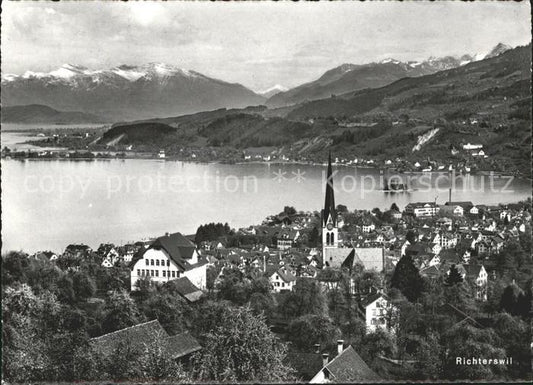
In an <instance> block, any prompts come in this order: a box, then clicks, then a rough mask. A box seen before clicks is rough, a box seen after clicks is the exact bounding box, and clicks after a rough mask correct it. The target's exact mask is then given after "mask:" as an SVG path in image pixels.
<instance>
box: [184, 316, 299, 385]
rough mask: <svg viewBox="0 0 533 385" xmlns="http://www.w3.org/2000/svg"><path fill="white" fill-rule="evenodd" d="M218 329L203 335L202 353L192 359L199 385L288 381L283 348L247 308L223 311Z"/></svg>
mask: <svg viewBox="0 0 533 385" xmlns="http://www.w3.org/2000/svg"><path fill="white" fill-rule="evenodd" d="M217 323H218V326H217V327H216V328H215V329H214V330H213V331H212V332H209V333H208V334H207V335H206V338H205V343H204V346H203V349H202V351H201V352H199V353H197V354H196V355H195V356H194V357H193V359H192V360H193V367H194V368H195V369H194V371H195V377H196V378H197V379H198V380H199V381H211V382H212V381H216V382H228V381H230V382H245V381H268V382H279V381H287V380H288V379H289V377H290V373H291V371H290V369H289V368H288V367H286V366H285V365H284V364H283V359H284V358H285V355H286V347H285V346H284V345H283V344H282V343H280V342H279V341H278V339H277V338H276V337H275V335H274V334H273V333H272V332H271V331H270V329H269V328H268V326H267V325H266V323H265V320H264V317H262V316H256V315H254V314H253V313H252V311H251V309H250V308H246V307H245V308H226V309H225V310H224V311H223V313H222V314H221V317H220V319H219V320H218V322H217Z"/></svg>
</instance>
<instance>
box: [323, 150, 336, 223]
mask: <svg viewBox="0 0 533 385" xmlns="http://www.w3.org/2000/svg"><path fill="white" fill-rule="evenodd" d="M330 215H331V220H332V221H333V225H336V224H337V213H336V211H335V194H334V192H333V171H332V167H331V151H330V152H329V157H328V173H327V178H326V201H325V203H324V215H323V217H322V221H323V225H324V226H325V225H326V224H327V222H328V219H329V217H330Z"/></svg>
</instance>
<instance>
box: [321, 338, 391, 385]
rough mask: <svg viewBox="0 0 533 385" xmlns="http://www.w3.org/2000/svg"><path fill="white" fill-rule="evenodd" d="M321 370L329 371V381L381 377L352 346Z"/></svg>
mask: <svg viewBox="0 0 533 385" xmlns="http://www.w3.org/2000/svg"><path fill="white" fill-rule="evenodd" d="M322 370H324V371H327V372H329V380H330V381H331V382H336V383H339V382H342V383H353V382H362V381H379V380H381V378H380V377H379V376H378V375H377V374H376V373H374V372H373V371H372V369H370V368H369V367H368V365H367V364H366V362H365V361H363V359H362V358H361V357H360V356H359V354H357V352H356V351H355V350H354V348H353V347H352V346H349V347H347V348H346V349H344V351H343V352H342V353H341V354H339V355H338V356H337V357H335V358H334V359H333V360H331V361H330V362H329V363H328V364H327V365H326V366H325V367H324V368H323V369H322Z"/></svg>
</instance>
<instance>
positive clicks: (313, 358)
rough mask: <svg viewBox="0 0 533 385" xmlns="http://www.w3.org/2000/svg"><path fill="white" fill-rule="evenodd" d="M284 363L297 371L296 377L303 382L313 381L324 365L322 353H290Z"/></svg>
mask: <svg viewBox="0 0 533 385" xmlns="http://www.w3.org/2000/svg"><path fill="white" fill-rule="evenodd" d="M284 361H285V363H286V364H288V365H289V366H290V367H291V368H293V369H294V370H296V376H297V377H298V378H299V379H301V380H302V381H309V380H311V379H312V378H313V377H314V376H315V375H316V374H317V373H318V372H319V371H320V370H321V369H322V364H323V361H322V355H321V354H320V353H303V352H288V353H287V356H286V357H285V360H284Z"/></svg>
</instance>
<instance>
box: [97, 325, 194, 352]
mask: <svg viewBox="0 0 533 385" xmlns="http://www.w3.org/2000/svg"><path fill="white" fill-rule="evenodd" d="M154 342H155V343H156V344H157V346H159V347H161V348H162V349H163V350H164V351H165V352H166V353H168V354H169V355H170V356H171V357H172V358H173V359H175V360H180V361H184V360H185V359H187V358H188V357H190V355H191V354H193V353H195V352H197V351H199V350H200V349H201V348H202V347H201V346H200V344H199V343H198V341H197V340H196V339H195V338H194V337H193V336H191V335H190V334H189V333H187V332H185V333H181V334H177V335H174V336H170V335H168V333H167V332H166V331H165V329H163V327H162V326H161V324H160V323H159V321H158V320H153V321H148V322H144V323H141V324H138V325H134V326H130V327H128V328H125V329H121V330H117V331H114V332H111V333H108V334H104V335H102V336H100V337H95V338H91V339H90V340H89V344H90V345H91V346H92V347H93V348H94V350H95V351H96V352H97V353H98V354H99V355H100V356H103V357H106V356H109V355H111V354H113V353H114V352H115V351H116V350H117V348H118V347H119V346H121V345H125V346H127V347H128V348H129V349H131V350H137V351H139V352H141V351H143V350H144V348H145V346H146V345H147V344H150V343H154Z"/></svg>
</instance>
